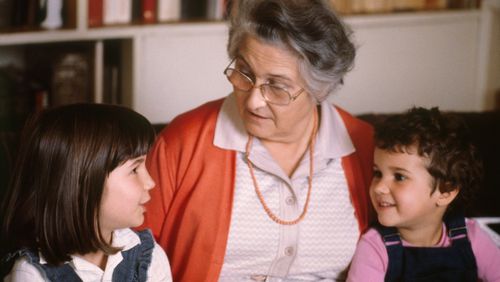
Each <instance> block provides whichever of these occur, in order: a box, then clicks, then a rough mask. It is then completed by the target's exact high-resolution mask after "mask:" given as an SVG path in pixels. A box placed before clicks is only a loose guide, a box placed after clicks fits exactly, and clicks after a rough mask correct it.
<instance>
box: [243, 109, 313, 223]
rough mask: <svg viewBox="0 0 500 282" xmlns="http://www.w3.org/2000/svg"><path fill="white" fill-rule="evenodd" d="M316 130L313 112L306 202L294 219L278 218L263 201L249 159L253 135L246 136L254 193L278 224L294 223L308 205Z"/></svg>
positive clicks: (248, 161)
mask: <svg viewBox="0 0 500 282" xmlns="http://www.w3.org/2000/svg"><path fill="white" fill-rule="evenodd" d="M316 130H317V114H316V113H315V114H314V127H313V131H312V133H311V137H310V138H309V178H308V183H309V187H308V189H307V198H306V202H305V203H304V209H303V210H302V213H301V214H300V215H299V217H297V218H296V219H294V220H284V219H281V218H279V217H278V216H277V215H275V214H274V213H273V212H272V211H271V209H270V208H269V206H268V205H267V204H266V202H265V201H264V196H263V195H262V193H261V192H260V188H259V184H258V183H257V179H256V178H255V174H254V170H253V165H252V162H251V161H250V148H251V147H252V143H253V136H252V135H249V136H248V142H247V145H246V150H245V158H246V161H247V165H248V169H249V170H250V175H251V176H252V181H253V186H254V188H255V193H256V194H257V197H258V198H259V201H260V203H261V204H262V207H263V208H264V211H266V213H267V215H268V216H269V217H270V218H271V219H272V220H273V221H274V222H276V223H278V224H281V225H295V224H297V223H299V222H300V221H301V220H302V219H303V218H304V216H305V215H306V213H307V207H308V206H309V199H310V197H311V188H312V180H313V174H314V145H315V143H316V142H315V140H316V138H315V137H316Z"/></svg>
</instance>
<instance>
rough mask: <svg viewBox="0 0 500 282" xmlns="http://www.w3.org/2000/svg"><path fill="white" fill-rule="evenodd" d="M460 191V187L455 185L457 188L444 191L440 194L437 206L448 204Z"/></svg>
mask: <svg viewBox="0 0 500 282" xmlns="http://www.w3.org/2000/svg"><path fill="white" fill-rule="evenodd" d="M459 192H460V190H459V188H458V187H455V189H453V190H450V191H447V192H442V193H441V194H440V195H439V198H438V200H437V202H436V205H437V206H448V205H449V204H450V203H451V202H453V200H454V199H455V198H456V197H457V195H458V193H459Z"/></svg>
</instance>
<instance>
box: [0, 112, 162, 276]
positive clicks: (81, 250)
mask: <svg viewBox="0 0 500 282" xmlns="http://www.w3.org/2000/svg"><path fill="white" fill-rule="evenodd" d="M154 139H155V132H154V129H153V127H152V125H151V124H150V123H149V121H148V120H147V119H146V118H145V117H143V116H142V115H140V114H138V113H136V112H134V111H132V110H130V109H127V108H123V107H119V106H112V105H103V104H73V105H67V106H62V107H58V108H54V109H51V110H47V111H45V112H42V113H41V114H39V115H38V116H37V117H35V118H34V119H32V120H31V121H30V122H28V124H27V126H26V127H25V128H24V130H23V134H22V139H21V140H22V143H21V145H20V151H19V155H18V159H17V161H16V164H15V168H14V172H13V178H12V180H11V185H10V189H9V191H8V192H7V195H6V198H5V199H4V202H3V206H2V209H3V213H4V214H5V217H4V219H3V224H2V226H1V238H0V239H1V241H0V242H1V243H0V244H1V251H2V257H3V259H2V262H1V267H2V268H1V269H2V275H7V276H6V281H101V279H102V280H107V281H109V280H112V281H146V280H154V281H170V280H171V274H170V268H169V262H168V259H167V257H166V255H165V253H164V251H163V250H162V249H161V248H160V247H159V246H158V245H157V244H156V243H155V241H154V239H153V237H152V235H151V233H150V232H149V230H143V231H140V232H134V231H132V230H131V229H130V227H137V226H139V225H140V224H142V222H143V220H144V212H145V208H144V204H145V203H146V202H147V201H149V199H150V196H149V190H151V189H152V188H153V187H154V186H155V182H154V181H153V180H152V179H151V177H150V175H149V173H148V171H147V169H146V167H145V160H146V153H147V152H148V150H149V148H150V146H151V145H152V143H153V141H154ZM132 279H135V280H132Z"/></svg>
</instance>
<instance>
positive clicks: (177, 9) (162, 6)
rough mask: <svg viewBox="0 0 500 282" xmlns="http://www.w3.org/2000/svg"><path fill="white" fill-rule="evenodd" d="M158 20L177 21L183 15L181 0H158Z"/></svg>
mask: <svg viewBox="0 0 500 282" xmlns="http://www.w3.org/2000/svg"><path fill="white" fill-rule="evenodd" d="M157 4H158V21H159V22H166V21H176V20H179V19H180V17H181V0H158V2H157Z"/></svg>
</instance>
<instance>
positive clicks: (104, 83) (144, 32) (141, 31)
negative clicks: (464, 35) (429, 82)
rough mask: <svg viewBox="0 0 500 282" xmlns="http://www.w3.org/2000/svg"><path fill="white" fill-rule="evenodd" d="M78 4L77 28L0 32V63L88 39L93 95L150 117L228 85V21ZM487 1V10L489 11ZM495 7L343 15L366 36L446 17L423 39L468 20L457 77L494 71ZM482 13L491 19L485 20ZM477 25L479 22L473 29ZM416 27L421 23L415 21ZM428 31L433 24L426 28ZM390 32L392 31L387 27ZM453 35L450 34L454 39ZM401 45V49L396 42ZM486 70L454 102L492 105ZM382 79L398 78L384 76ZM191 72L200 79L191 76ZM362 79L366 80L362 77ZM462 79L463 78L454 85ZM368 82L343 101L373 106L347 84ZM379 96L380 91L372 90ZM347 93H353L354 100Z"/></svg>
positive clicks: (222, 91) (487, 0) (168, 115)
mask: <svg viewBox="0 0 500 282" xmlns="http://www.w3.org/2000/svg"><path fill="white" fill-rule="evenodd" d="M75 9H76V11H75V14H76V19H75V24H74V28H65V29H59V30H36V31H23V32H3V33H1V32H0V66H2V65H6V64H10V63H12V64H20V65H22V67H26V66H29V65H30V63H31V62H29V61H26V59H25V57H24V55H23V53H25V51H26V50H30V49H37V48H38V47H42V46H54V48H57V47H59V46H64V45H68V44H69V45H71V44H73V45H76V46H78V45H84V46H86V51H87V52H88V53H89V54H91V62H90V63H89V65H90V66H91V71H90V74H91V76H92V78H91V83H90V84H91V93H92V94H91V100H92V101H94V102H111V103H120V104H124V105H126V106H129V107H132V108H134V109H135V110H137V111H139V112H141V113H143V114H144V115H146V117H148V118H149V119H150V120H151V121H152V122H167V121H169V120H171V119H172V118H173V117H174V116H175V115H177V114H178V113H180V112H182V111H185V110H188V109H190V108H192V107H194V106H196V105H199V104H201V103H203V102H205V101H208V100H211V99H216V98H219V97H222V96H225V95H226V94H227V93H229V91H230V87H229V85H228V83H227V82H226V81H225V78H224V77H223V76H222V74H221V73H222V69H223V68H224V67H225V65H226V63H227V62H228V59H227V55H226V52H225V50H226V49H225V48H226V41H227V27H226V24H225V23H224V22H223V21H195V22H171V23H157V24H147V25H115V26H102V27H92V28H90V27H88V18H87V13H88V1H85V0H81V1H80V0H79V1H76V6H75ZM486 9H488V10H487V11H486ZM497 9H498V0H483V8H481V9H480V10H478V9H468V10H440V11H420V12H405V13H375V14H370V13H357V14H353V15H346V16H345V19H346V22H347V23H348V24H349V25H350V26H352V28H353V29H354V31H355V33H360V34H365V33H370V34H371V35H370V36H367V38H368V37H369V38H371V37H375V36H376V34H377V32H379V33H380V34H381V35H384V36H386V35H387V34H386V33H387V32H389V33H390V32H393V31H391V27H397V28H403V29H404V28H405V27H408V29H407V30H408V31H413V30H415V29H413V27H422V26H429V27H430V28H429V29H428V30H433V29H434V27H433V26H437V27H442V26H447V25H448V24H449V25H450V26H452V27H450V29H448V30H446V28H445V29H443V30H442V34H441V33H435V32H432V31H428V30H427V29H426V30H425V31H423V32H424V34H422V35H418V36H422V39H421V40H424V41H425V40H433V38H435V37H436V36H437V37H439V36H442V35H443V34H445V33H449V32H458V31H459V30H460V29H463V28H465V30H467V31H468V32H469V31H470V32H469V33H468V36H472V37H473V38H478V41H477V42H475V43H474V44H470V43H466V44H462V43H459V44H456V46H455V47H456V48H458V49H459V50H458V52H459V53H460V52H462V53H463V54H466V55H465V57H466V58H467V60H468V61H467V63H470V64H472V65H471V71H469V72H461V73H458V74H457V73H455V72H457V70H449V71H450V72H451V73H452V75H451V76H448V77H445V78H444V80H452V79H453V77H464V76H467V75H470V72H473V73H477V72H479V73H481V72H483V75H484V76H483V77H488V75H489V73H491V71H490V69H491V66H490V65H489V59H490V57H491V55H488V56H485V55H484V53H480V52H479V51H480V50H483V51H484V52H486V53H488V54H489V53H491V50H490V49H491V48H492V47H491V45H492V44H491V43H490V41H491V37H492V35H491V33H494V32H496V31H494V30H493V31H492V30H491V26H490V25H494V23H497V22H495V19H496V17H497V16H498V13H497V11H498V10H497ZM490 10H493V11H496V12H493V16H492V15H491V12H489V11H490ZM483 18H488V19H490V20H489V24H488V25H487V26H486V25H485V23H484V20H483ZM475 29H477V30H476V31H474V30H475ZM488 29H489V30H488ZM417 30H420V29H418V28H417ZM425 32H429V36H427V35H426V34H425ZM395 34H397V32H396V33H395ZM388 36H389V37H390V35H388ZM413 36H417V35H413ZM356 39H357V40H358V43H359V45H360V47H359V48H360V50H363V49H362V48H364V47H363V46H365V45H366V46H367V45H368V44H366V43H365V42H363V40H365V39H364V38H356ZM450 40H452V41H453V39H450ZM431 43H432V41H431ZM450 46H454V43H453V42H450V43H449V44H448V45H447V44H443V46H441V47H439V48H441V49H437V50H436V51H435V53H436V54H438V55H439V54H440V55H443V56H446V50H445V49H446V48H450ZM455 47H453V48H455ZM49 48H50V47H49ZM404 48H406V49H405V50H404V51H401V52H403V55H402V56H405V54H410V53H411V50H409V49H408V48H411V46H404ZM396 51H398V50H396V49H395V52H396ZM405 52H406V53H405ZM474 52H476V53H477V54H476V53H474ZM471 53H474V55H471ZM479 53H480V54H479ZM478 54H479V55H478ZM360 55H361V56H362V58H360V59H361V62H358V63H357V67H356V68H358V67H360V66H361V65H363V64H365V63H366V64H369V63H370V60H371V59H370V58H367V57H366V56H369V55H364V54H363V52H361V51H360ZM433 55H434V53H433ZM457 56H458V55H457ZM472 57H474V58H472ZM471 58H472V59H471ZM408 59H411V60H409V61H408V62H402V63H408V64H410V65H411V64H412V63H414V62H415V61H418V60H419V58H418V57H415V58H408ZM110 65H111V70H110V68H109V66H110ZM381 67H382V66H381ZM407 71H408V72H409V75H411V73H412V72H414V71H412V70H407ZM116 72H118V73H119V74H118V75H119V77H118V78H116V75H117V74H116ZM441 72H445V71H444V70H439V72H437V74H441ZM415 73H416V72H415ZM357 74H359V75H362V76H365V75H366V74H364V73H362V72H359V71H357V69H355V74H354V75H353V76H352V77H348V78H347V80H348V81H349V80H351V81H353V82H352V84H357V80H358V78H357V77H356V75H357ZM372 77H375V78H376V79H380V80H383V79H384V77H383V76H381V74H375V75H374V76H372ZM483 77H474V78H471V79H468V80H467V81H466V83H467V85H465V86H464V87H463V88H464V89H467V90H471V91H472V92H473V93H474V95H475V96H476V97H474V99H473V101H472V103H471V100H470V99H468V98H467V99H466V100H464V102H463V104H459V105H456V104H453V103H450V104H449V105H451V106H452V107H457V108H459V109H462V108H467V107H469V108H470V109H485V108H487V107H488V106H487V105H486V106H485V105H483V104H482V102H478V101H482V100H484V99H485V98H483V97H477V96H481V95H482V94H479V92H480V91H483V92H484V91H486V90H487V89H488V87H490V86H489V85H491V81H484V79H483ZM385 79H389V80H394V79H398V78H397V77H394V78H391V77H386V78H385ZM193 80H195V81H196V82H195V83H194V82H193ZM359 80H360V81H362V79H361V78H359ZM490 80H491V79H490ZM110 81H112V82H113V83H112V85H109V82H110ZM464 83H465V82H464ZM470 85H473V86H472V87H471V86H470ZM462 86H463V85H461V84H460V83H458V86H456V87H455V88H460V87H462ZM371 87H372V86H370V88H371ZM370 88H365V89H362V88H361V89H359V88H355V89H351V88H349V86H346V87H344V89H341V91H340V93H341V94H342V92H346V91H347V94H345V95H344V94H342V95H340V96H341V97H339V98H340V99H339V101H340V103H343V104H345V105H346V108H348V109H351V111H353V112H354V113H356V112H364V111H366V110H367V109H369V108H366V107H365V106H359V101H362V100H363V99H362V98H361V97H360V98H359V100H358V98H356V96H359V95H360V94H359V93H354V94H351V93H349V92H358V91H360V92H361V91H366V90H367V89H370ZM455 88H453V89H455ZM113 89H114V90H113ZM481 89H482V90H481ZM424 90H425V89H424ZM110 92H119V94H118V97H117V96H116V95H117V94H116V93H115V94H112V96H111V97H110V96H109V95H110V94H109V93H110ZM370 92H373V89H370ZM431 95H432V94H431ZM343 97H346V98H345V99H346V100H343ZM348 97H349V98H348ZM353 97H354V99H353ZM375 97H377V96H376V95H375ZM349 99H352V101H350V100H349ZM487 99H489V98H487ZM416 102H417V103H418V102H419V100H416ZM392 107H394V108H396V107H401V105H399V104H397V105H396V104H395V105H392ZM374 109H376V110H382V111H383V110H385V111H390V110H392V109H391V108H385V109H384V108H383V106H381V108H380V109H379V108H377V107H375V108H374Z"/></svg>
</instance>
